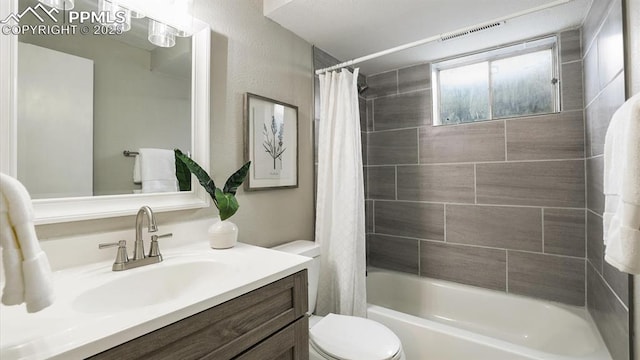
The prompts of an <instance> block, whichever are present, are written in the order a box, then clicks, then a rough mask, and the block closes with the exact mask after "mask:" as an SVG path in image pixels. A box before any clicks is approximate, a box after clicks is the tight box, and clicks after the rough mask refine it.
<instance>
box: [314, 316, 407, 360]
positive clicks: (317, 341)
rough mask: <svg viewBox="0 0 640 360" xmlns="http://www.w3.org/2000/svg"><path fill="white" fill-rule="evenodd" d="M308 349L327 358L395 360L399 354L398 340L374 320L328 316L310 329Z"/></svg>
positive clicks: (340, 359)
mask: <svg viewBox="0 0 640 360" xmlns="http://www.w3.org/2000/svg"><path fill="white" fill-rule="evenodd" d="M309 340H310V343H311V346H313V348H314V349H315V350H316V351H318V352H319V353H320V354H321V355H322V356H324V357H326V358H327V359H336V360H355V359H368V360H395V359H399V358H400V355H401V354H402V351H401V346H402V345H401V343H400V339H398V337H397V336H396V335H395V334H394V333H393V332H392V331H391V330H389V329H388V328H386V327H385V326H383V325H382V324H379V323H377V322H375V321H372V320H369V319H364V318H359V317H354V316H344V315H336V314H329V315H327V316H325V317H324V318H322V320H320V321H319V322H318V323H317V324H315V325H314V326H312V327H311V329H310V330H309Z"/></svg>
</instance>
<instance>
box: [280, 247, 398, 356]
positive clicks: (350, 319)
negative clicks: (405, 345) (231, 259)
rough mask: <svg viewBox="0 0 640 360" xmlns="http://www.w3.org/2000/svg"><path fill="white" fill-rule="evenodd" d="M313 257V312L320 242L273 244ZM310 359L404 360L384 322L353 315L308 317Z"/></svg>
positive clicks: (311, 280)
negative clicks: (318, 243) (317, 243)
mask: <svg viewBox="0 0 640 360" xmlns="http://www.w3.org/2000/svg"><path fill="white" fill-rule="evenodd" d="M273 249H274V250H278V251H284V252H288V253H292V254H297V255H302V256H307V257H311V258H313V262H312V263H311V265H310V266H309V270H308V273H307V275H308V279H309V313H310V314H313V312H314V310H315V307H316V296H317V294H318V279H319V276H320V258H319V256H320V246H318V245H316V243H314V242H313V241H308V240H296V241H292V242H289V243H286V244H283V245H280V246H276V247H274V248H273ZM309 359H310V360H365V359H366V360H405V359H406V358H405V356H404V352H403V350H402V344H401V343H400V339H398V337H397V336H396V334H394V333H393V332H392V331H391V330H389V329H388V328H387V327H385V326H384V325H382V324H380V323H378V322H375V321H373V320H369V319H364V318H360V317H355V316H345V315H337V314H329V315H327V316H324V317H323V316H316V315H311V317H310V318H309Z"/></svg>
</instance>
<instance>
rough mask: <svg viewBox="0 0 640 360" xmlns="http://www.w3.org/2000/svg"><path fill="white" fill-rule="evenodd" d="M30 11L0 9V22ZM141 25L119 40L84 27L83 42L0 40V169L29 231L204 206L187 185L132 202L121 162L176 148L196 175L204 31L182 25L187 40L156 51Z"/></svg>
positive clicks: (7, 5)
mask: <svg viewBox="0 0 640 360" xmlns="http://www.w3.org/2000/svg"><path fill="white" fill-rule="evenodd" d="M37 4H38V2H37V1H36V0H20V1H19V2H18V1H17V0H13V1H3V3H2V5H1V8H0V10H2V12H1V13H0V15H1V19H6V18H7V17H8V16H9V15H10V14H16V13H22V12H23V11H24V10H25V9H26V8H28V7H31V8H34V7H35V6H36V5H37ZM96 9H97V0H76V7H75V8H74V10H73V11H75V12H78V13H81V12H85V13H90V12H95V11H96ZM143 10H144V9H143ZM152 11H155V13H156V14H158V13H160V12H158V11H157V9H155V8H154V9H149V12H145V13H147V14H149V13H151V12H152ZM165 13H166V11H165ZM57 15H58V16H60V17H67V18H66V19H65V18H60V19H59V22H60V23H64V22H65V20H66V21H68V18H69V13H64V12H60V13H59V14H57ZM154 16H155V17H154V20H159V21H164V20H163V18H162V17H161V16H158V15H154ZM30 20H31V22H33V21H36V22H37V21H39V20H38V19H36V18H35V17H34V16H31V19H30ZM52 21H53V20H52ZM148 21H149V20H148V19H147V18H143V19H132V21H131V30H130V31H127V32H125V33H123V34H119V33H111V34H104V33H101V34H96V33H95V31H99V32H104V29H105V28H104V27H101V26H97V25H96V26H94V24H90V26H89V29H90V32H91V33H90V34H81V33H79V31H78V32H77V33H76V34H47V35H42V34H34V33H33V31H26V32H25V31H21V32H19V34H12V35H4V34H3V35H2V36H1V37H0V45H1V48H0V51H1V53H0V55H1V56H2V59H3V61H2V64H1V65H0V66H1V69H0V70H1V71H0V72H1V75H2V81H3V83H5V84H6V83H9V84H10V85H11V86H10V87H9V88H2V93H1V95H2V100H1V101H2V110H0V111H2V113H1V114H0V115H1V116H2V117H1V119H0V120H1V121H0V123H1V124H0V125H1V129H2V130H3V131H2V134H1V135H0V136H1V138H0V140H2V145H0V146H2V147H1V150H2V154H1V158H2V163H1V164H0V165H1V167H0V169H1V171H3V172H5V173H8V174H11V175H13V176H16V177H17V178H18V179H19V180H21V181H22V182H23V184H25V186H26V187H27V189H28V190H29V191H30V193H31V194H32V198H33V199H34V207H35V211H36V223H39V224H42V223H52V222H61V221H73V220H82V219H91V218H100V217H110V216H121V215H127V214H133V213H135V211H136V210H137V209H138V208H139V207H140V206H142V205H149V206H152V207H153V208H154V210H157V211H167V210H177V209H186V208H194V207H203V206H207V204H208V198H207V196H205V194H204V192H203V191H202V190H201V189H200V187H199V186H195V183H194V185H193V186H192V189H193V190H192V191H190V192H183V193H180V192H167V193H165V192H163V193H150V194H148V193H145V194H139V193H138V192H140V190H141V185H140V184H136V181H134V177H133V172H134V160H135V159H134V157H127V156H125V155H124V154H123V152H124V151H125V150H126V151H134V152H137V151H138V149H140V148H162V149H167V150H172V149H173V148H180V149H182V150H183V151H190V152H191V153H192V157H193V158H194V159H195V160H196V161H198V162H199V163H200V164H203V166H208V153H209V151H208V149H209V139H208V134H209V123H208V122H209V52H210V40H209V38H210V34H209V31H210V30H209V28H208V26H207V25H206V24H204V23H202V22H200V21H198V20H197V19H194V21H193V36H192V37H187V38H176V44H175V46H173V47H170V48H160V47H156V46H154V45H153V44H151V43H150V42H149V41H148V40H147V23H148ZM167 21H168V23H171V22H170V21H171V20H170V19H169V20H167ZM28 22H29V16H23V17H22V18H21V19H20V24H19V25H20V26H24V25H27V24H28ZM52 24H58V23H55V22H53V23H52ZM4 26H6V25H4ZM76 30H77V29H76ZM5 59H9V60H10V61H4V60H5ZM5 80H6V82H5ZM4 130H7V131H4ZM58 175H59V177H60V179H56V177H57V176H58ZM136 180H139V179H136ZM194 182H195V180H194ZM169 191H171V190H169Z"/></svg>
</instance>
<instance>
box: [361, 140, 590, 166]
mask: <svg viewBox="0 0 640 360" xmlns="http://www.w3.org/2000/svg"><path fill="white" fill-rule="evenodd" d="M419 136H420V135H419V132H418V137H419ZM600 156H602V155H598V156H596V157H600ZM590 159H591V158H590ZM562 161H584V158H582V157H581V158H571V159H543V160H510V161H503V160H495V161H475V162H472V161H464V162H463V161H461V162H448V163H445V162H442V163H401V164H400V163H396V164H370V165H367V166H369V167H374V166H441V165H472V164H479V165H484V164H520V163H546V162H562Z"/></svg>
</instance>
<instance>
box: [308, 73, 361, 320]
mask: <svg viewBox="0 0 640 360" xmlns="http://www.w3.org/2000/svg"><path fill="white" fill-rule="evenodd" d="M357 80H358V69H356V70H355V71H354V73H353V74H352V73H350V72H349V71H348V70H346V69H343V70H342V71H341V72H339V73H338V72H335V71H334V72H330V73H325V74H322V75H320V121H319V139H318V191H317V205H316V241H317V242H318V243H319V244H320V247H321V251H322V256H321V257H320V259H321V262H320V283H319V288H318V302H317V309H316V313H317V314H319V315H325V314H327V313H330V312H331V313H336V314H344V315H355V316H361V317H366V312H367V300H366V287H365V270H366V268H365V261H366V260H365V214H364V179H363V174H362V146H361V138H360V111H359V110H358V91H357Z"/></svg>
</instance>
